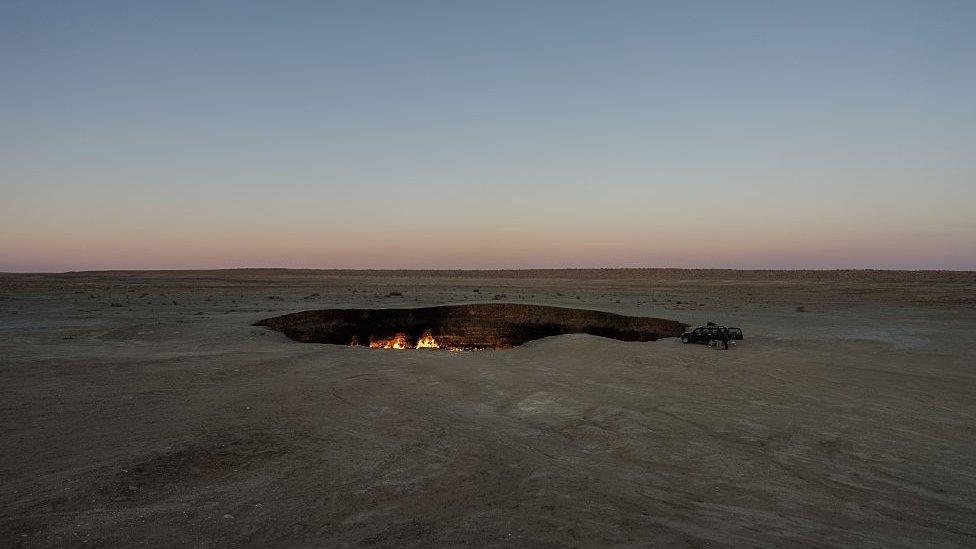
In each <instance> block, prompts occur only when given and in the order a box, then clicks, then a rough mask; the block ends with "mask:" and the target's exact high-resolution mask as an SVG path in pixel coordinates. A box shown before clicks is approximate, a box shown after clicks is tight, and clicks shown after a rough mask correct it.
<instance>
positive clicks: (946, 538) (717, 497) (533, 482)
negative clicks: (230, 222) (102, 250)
mask: <svg viewBox="0 0 976 549" xmlns="http://www.w3.org/2000/svg"><path fill="white" fill-rule="evenodd" d="M497 296H503V297H501V298H497ZM496 298H497V299H504V300H505V301H507V302H513V303H525V304H537V305H556V306H563V307H578V308H586V309H593V310H602V311H607V312H612V313H618V314H623V315H629V316H648V317H656V318H668V319H675V320H680V321H683V322H687V323H688V324H699V323H703V322H705V321H707V320H714V321H718V322H727V323H729V324H735V325H739V326H741V327H742V328H743V330H744V331H745V335H746V340H745V341H744V342H743V343H742V344H740V345H738V346H736V347H734V348H733V349H731V350H729V351H719V350H713V349H710V348H707V347H705V346H700V345H682V344H680V343H678V342H677V341H676V340H675V339H673V338H668V339H662V340H658V341H655V342H647V343H641V342H624V341H617V340H612V339H606V338H601V337H596V336H592V335H585V334H572V335H562V336H556V337H551V338H545V339H540V340H535V341H530V342H528V343H526V344H524V345H522V346H519V347H515V348H511V349H504V350H491V351H483V352H475V353H446V352H430V351H424V350H374V349H368V348H365V347H347V346H337V345H323V344H302V343H297V342H294V341H291V340H289V339H288V338H287V337H285V336H284V335H282V334H279V333H275V332H272V331H269V330H267V329H264V328H260V327H255V326H252V325H251V324H253V323H254V322H256V321H257V320H260V319H263V318H268V317H271V316H275V315H281V314H286V313H289V312H295V311H302V310H312V309H327V308H353V307H368V308H378V307H400V308H402V307H419V306H433V305H441V304H467V303H484V302H493V301H496ZM974 328H976V275H974V274H973V273H891V272H886V273H879V272H853V273H852V272H833V273H774V272H751V273H750V272H731V271H612V270H610V271H608V270H601V271H540V272H504V271H503V272H480V273H479V272H460V273H459V272H451V273H445V272H370V273H357V272H348V271H347V272H338V271H263V270H253V271H252V270H248V271H221V272H216V271H214V272H167V273H152V272H139V273H124V272H116V273H76V274H66V275H0V433H2V440H3V443H2V445H0V546H13V547H20V546H23V547H52V546H58V547H64V546H117V547H132V546H139V545H145V546H162V547H187V546H196V547H206V546H268V545H276V546H360V545H365V546H379V547H401V546H417V547H427V546H431V545H461V544H465V545H489V546H511V545H520V546H574V545H587V546H593V545H598V546H602V545H656V546H714V547H719V546H733V545H734V546H739V547H743V546H746V547H748V546H759V547H782V546H804V545H806V546H846V547H872V546H873V547H926V546H931V547H972V546H974V545H976V495H974V494H976V430H974V425H976V421H974V419H976V418H974V415H976V414H974V412H976V383H974V381H976V379H974V377H976V375H974V366H976V364H974V362H976V361H974V353H976V351H974V349H976V330H974Z"/></svg>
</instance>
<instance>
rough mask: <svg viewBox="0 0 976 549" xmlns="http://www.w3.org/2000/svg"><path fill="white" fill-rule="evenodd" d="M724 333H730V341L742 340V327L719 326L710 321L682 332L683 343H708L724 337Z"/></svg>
mask: <svg viewBox="0 0 976 549" xmlns="http://www.w3.org/2000/svg"><path fill="white" fill-rule="evenodd" d="M723 334H728V338H729V341H741V340H742V329H741V328H733V327H725V326H719V325H718V324H715V323H714V322H709V323H707V324H705V325H704V326H699V327H697V328H695V329H694V330H691V331H688V332H685V333H683V334H681V342H682V343H708V342H710V341H715V340H720V339H722V335H723Z"/></svg>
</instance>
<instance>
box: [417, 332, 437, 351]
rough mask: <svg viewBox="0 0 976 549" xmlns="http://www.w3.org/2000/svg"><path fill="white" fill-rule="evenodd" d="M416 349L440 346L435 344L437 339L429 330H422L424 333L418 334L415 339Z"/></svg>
mask: <svg viewBox="0 0 976 549" xmlns="http://www.w3.org/2000/svg"><path fill="white" fill-rule="evenodd" d="M417 348H418V349H440V348H441V346H440V345H438V344H437V340H436V339H434V336H433V335H431V333H430V331H427V332H424V335H422V336H420V339H418V340H417Z"/></svg>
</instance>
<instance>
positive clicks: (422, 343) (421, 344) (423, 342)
mask: <svg viewBox="0 0 976 549" xmlns="http://www.w3.org/2000/svg"><path fill="white" fill-rule="evenodd" d="M369 348H370V349H440V348H441V346H440V345H439V344H438V343H437V340H436V339H434V336H433V335H432V334H431V333H430V331H429V330H428V331H426V332H424V335H422V336H420V339H418V340H417V345H411V344H410V340H409V339H408V338H407V334H404V333H399V334H396V335H394V336H393V337H388V338H386V339H370V341H369Z"/></svg>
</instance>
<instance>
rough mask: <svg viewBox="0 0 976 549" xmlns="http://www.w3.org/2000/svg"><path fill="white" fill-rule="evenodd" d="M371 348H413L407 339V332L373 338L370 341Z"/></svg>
mask: <svg viewBox="0 0 976 549" xmlns="http://www.w3.org/2000/svg"><path fill="white" fill-rule="evenodd" d="M369 348H370V349H413V346H412V345H410V342H409V341H407V336H406V334H396V335H395V336H393V337H388V338H386V339H372V340H370V342H369Z"/></svg>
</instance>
